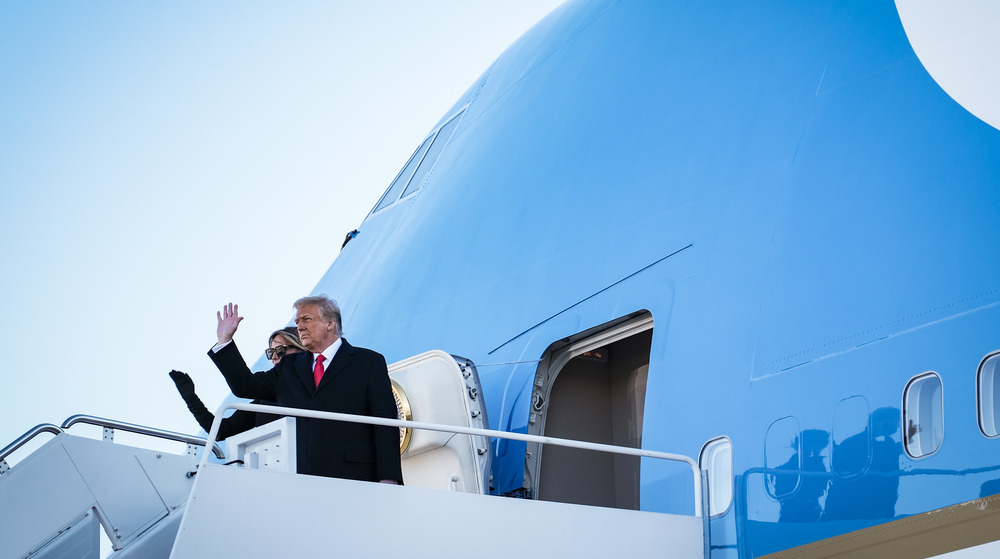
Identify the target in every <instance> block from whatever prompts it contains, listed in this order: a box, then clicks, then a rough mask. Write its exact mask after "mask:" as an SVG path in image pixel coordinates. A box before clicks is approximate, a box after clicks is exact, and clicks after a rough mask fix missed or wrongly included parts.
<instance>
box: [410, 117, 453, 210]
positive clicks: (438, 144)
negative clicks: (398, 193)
mask: <svg viewBox="0 0 1000 559" xmlns="http://www.w3.org/2000/svg"><path fill="white" fill-rule="evenodd" d="M461 116H462V113H459V114H457V115H455V116H454V117H452V119H451V120H449V121H448V122H446V123H445V125H444V126H442V127H441V130H440V131H438V133H437V136H435V137H434V143H433V144H431V148H430V150H428V151H427V156H426V157H424V160H423V161H421V162H420V166H419V167H417V172H416V173H414V174H413V180H411V181H410V184H409V186H407V187H406V190H405V191H403V197H404V198H405V197H407V196H409V195H410V194H412V193H413V192H415V191H416V190H417V189H418V188H420V185H421V184H423V182H424V179H425V178H426V177H427V175H428V174H430V172H431V167H433V166H434V163H435V162H437V158H438V156H439V155H441V150H443V149H444V146H446V145H447V144H448V139H449V138H451V133H452V132H454V131H455V127H457V126H458V121H459V120H460V119H461Z"/></svg>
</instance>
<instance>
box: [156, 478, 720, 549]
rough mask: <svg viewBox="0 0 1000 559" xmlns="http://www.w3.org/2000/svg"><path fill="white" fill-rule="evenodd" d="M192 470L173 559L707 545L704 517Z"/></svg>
mask: <svg viewBox="0 0 1000 559" xmlns="http://www.w3.org/2000/svg"><path fill="white" fill-rule="evenodd" d="M197 477H198V479H197V481H196V483H195V488H194V491H193V492H192V495H191V498H190V500H189V501H188V506H187V511H186V512H185V515H184V519H183V520H182V522H181V527H180V530H179V531H178V534H177V540H176V542H175V544H174V550H173V553H172V554H171V557H172V558H174V559H194V558H199V559H200V558H204V557H240V558H241V559H252V558H258V557H259V558H262V559H263V558H273V557H321V556H338V557H391V556H397V555H398V554H404V555H406V556H407V557H463V558H465V557H470V556H475V557H510V556H513V555H514V554H523V553H525V552H530V553H531V554H532V555H541V556H549V557H574V556H576V557H623V556H639V557H649V556H656V557H702V553H703V541H702V524H701V519H700V518H696V517H693V516H678V515H669V514H660V513H650V512H640V511H631V510H620V509H608V508H599V507H589V506H582V505H570V504H564V503H551V502H542V501H530V500H521V499H508V498H503V497H493V496H487V495H475V494H469V493H457V492H448V491H437V490H433V489H425V488H420V487H397V486H392V485H384V484H377V483H365V482H358V481H350V480H341V479H332V478H321V477H315V476H302V475H291V474H280V473H271V472H261V471H256V470H248V469H237V468H233V467H223V466H215V465H209V466H207V467H206V468H204V469H203V470H201V471H200V472H199V473H198V476H197ZM497 533H502V534H503V535H504V537H496V536H495V535H493V534H497Z"/></svg>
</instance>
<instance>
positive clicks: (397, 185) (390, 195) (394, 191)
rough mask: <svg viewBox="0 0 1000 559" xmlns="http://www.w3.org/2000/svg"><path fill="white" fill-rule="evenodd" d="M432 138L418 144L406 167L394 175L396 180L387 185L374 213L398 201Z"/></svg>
mask: <svg viewBox="0 0 1000 559" xmlns="http://www.w3.org/2000/svg"><path fill="white" fill-rule="evenodd" d="M433 138H434V136H430V137H429V138H427V139H426V140H424V143H422V144H420V147H418V148H417V151H415V152H414V153H413V156H412V157H410V160H409V161H407V162H406V167H403V170H402V171H400V172H399V174H398V175H396V180H394V181H392V184H391V185H389V190H386V191H385V194H383V195H382V199H381V200H379V201H378V205H377V206H375V211H376V212H377V211H379V210H381V209H382V208H384V207H386V206H389V205H390V204H392V203H393V202H395V201H396V200H398V199H399V193H400V192H402V190H403V187H405V186H406V184H407V183H408V182H410V177H412V176H413V171H414V169H416V168H417V165H419V164H420V161H421V160H422V159H423V158H424V153H426V152H427V146H429V145H430V144H431V140H432V139H433Z"/></svg>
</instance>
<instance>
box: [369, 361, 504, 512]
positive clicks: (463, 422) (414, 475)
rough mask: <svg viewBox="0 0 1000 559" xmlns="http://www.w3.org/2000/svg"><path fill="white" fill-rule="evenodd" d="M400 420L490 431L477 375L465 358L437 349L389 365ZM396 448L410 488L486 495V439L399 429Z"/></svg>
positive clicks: (488, 468) (488, 463)
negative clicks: (398, 449)
mask: <svg viewBox="0 0 1000 559" xmlns="http://www.w3.org/2000/svg"><path fill="white" fill-rule="evenodd" d="M389 378H390V379H392V388H393V392H394V394H395V396H396V407H397V408H398V409H399V417H400V419H407V420H412V421H417V422H426V423H443V424H447V425H457V426H463V427H475V428H481V429H488V428H489V421H488V420H487V418H486V406H485V405H484V403H483V400H482V396H481V394H482V390H481V387H480V385H479V373H478V372H477V371H476V367H475V365H474V364H473V363H472V362H471V361H469V360H468V359H465V358H462V357H456V356H452V355H449V354H447V353H445V352H443V351H440V350H435V351H428V352H427V353H422V354H420V355H417V356H415V357H410V358H409V359H404V360H402V361H399V362H397V363H393V364H392V365H389ZM399 448H400V454H401V458H402V461H403V481H404V483H406V485H408V486H416V487H427V488H432V489H444V490H449V491H461V492H465V493H479V494H486V493H489V491H490V481H491V477H492V476H491V471H492V470H491V458H490V450H489V440H488V439H487V438H486V437H482V436H472V435H459V434H455V433H443V432H438V431H427V430H423V429H410V428H401V429H400V433H399Z"/></svg>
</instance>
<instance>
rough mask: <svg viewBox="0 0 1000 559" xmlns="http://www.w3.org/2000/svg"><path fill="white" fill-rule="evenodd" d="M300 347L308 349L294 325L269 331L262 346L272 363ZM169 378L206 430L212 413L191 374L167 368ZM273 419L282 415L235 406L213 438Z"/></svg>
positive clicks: (209, 427)
mask: <svg viewBox="0 0 1000 559" xmlns="http://www.w3.org/2000/svg"><path fill="white" fill-rule="evenodd" d="M300 351H307V350H306V348H305V346H303V345H302V342H301V341H299V332H298V330H297V329H296V328H295V327H294V326H288V327H287V328H282V329H281V330H275V331H274V332H273V333H272V334H271V337H270V338H268V348H267V349H265V350H264V356H265V357H267V358H268V359H270V360H271V363H273V364H274V365H277V364H278V362H279V361H281V358H282V357H284V356H285V355H288V354H290V353H298V352H300ZM170 378H171V379H173V381H174V384H175V385H176V386H177V391H178V392H180V394H181V398H184V403H186V404H187V407H188V409H189V410H190V411H191V414H192V415H194V418H195V420H196V421H197V422H198V425H201V428H202V429H204V430H205V431H206V432H207V431H211V430H212V422H213V421H215V415H213V414H212V412H210V411H209V410H208V408H207V407H205V404H204V402H202V401H201V398H199V397H198V395H197V394H195V393H194V381H193V380H191V377H190V376H188V374H187V373H182V372H180V371H170ZM252 403H254V404H270V403H271V402H261V401H260V400H254V401H253V402H252ZM276 419H281V417H280V416H277V415H271V414H267V413H255V412H251V411H242V410H237V411H236V412H235V413H233V415H231V416H229V417H227V418H225V419H223V420H222V423H221V424H220V425H219V435H218V436H217V437H216V439H217V440H220V441H222V440H225V439H226V437H229V436H232V435H236V434H238V433H242V432H244V431H249V430H250V429H253V428H254V427H257V426H260V425H264V424H265V423H270V422H272V421H274V420H276Z"/></svg>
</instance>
